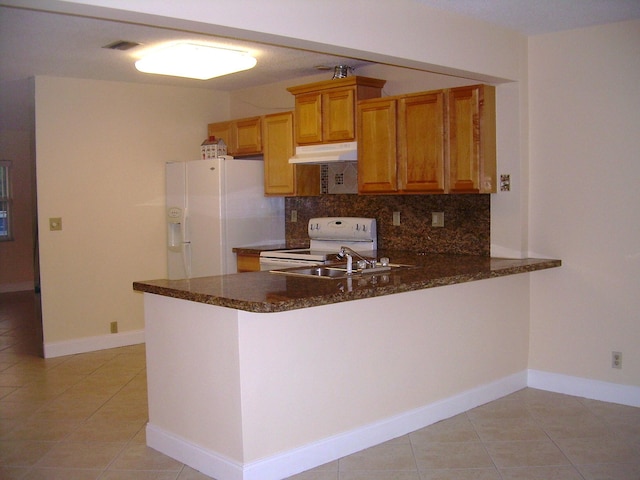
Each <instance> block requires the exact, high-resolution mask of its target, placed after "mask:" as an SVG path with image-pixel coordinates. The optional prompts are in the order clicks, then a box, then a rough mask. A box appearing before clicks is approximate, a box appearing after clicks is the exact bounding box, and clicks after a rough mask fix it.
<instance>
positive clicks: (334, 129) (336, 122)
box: [322, 88, 356, 142]
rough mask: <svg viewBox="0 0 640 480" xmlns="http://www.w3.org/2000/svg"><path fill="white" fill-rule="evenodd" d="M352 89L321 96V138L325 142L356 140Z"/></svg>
mask: <svg viewBox="0 0 640 480" xmlns="http://www.w3.org/2000/svg"><path fill="white" fill-rule="evenodd" d="M355 93H356V92H355V89H354V88H342V89H336V90H330V91H328V92H326V93H325V94H323V95H322V112H323V122H322V138H323V140H324V141H325V142H350V141H353V140H354V139H355V138H356V101H355Z"/></svg>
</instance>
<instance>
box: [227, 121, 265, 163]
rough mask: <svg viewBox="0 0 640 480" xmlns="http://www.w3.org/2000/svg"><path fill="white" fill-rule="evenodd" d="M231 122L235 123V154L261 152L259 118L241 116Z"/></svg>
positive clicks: (260, 124) (260, 125)
mask: <svg viewBox="0 0 640 480" xmlns="http://www.w3.org/2000/svg"><path fill="white" fill-rule="evenodd" d="M233 123H234V124H235V147H234V151H235V154H236V155H257V154H260V153H262V121H261V118H260V117H253V118H243V119H242V120H236V121H235V122H233Z"/></svg>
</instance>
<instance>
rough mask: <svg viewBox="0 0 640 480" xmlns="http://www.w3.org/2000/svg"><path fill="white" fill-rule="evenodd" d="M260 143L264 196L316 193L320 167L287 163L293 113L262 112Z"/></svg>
mask: <svg viewBox="0 0 640 480" xmlns="http://www.w3.org/2000/svg"><path fill="white" fill-rule="evenodd" d="M262 143H263V154H264V193H265V195H274V196H275V195H278V196H290V195H297V196H305V195H319V194H320V166H319V165H296V164H291V163H289V159H290V158H291V157H292V156H293V154H294V144H293V112H284V113H275V114H272V115H265V116H264V117H263V121H262Z"/></svg>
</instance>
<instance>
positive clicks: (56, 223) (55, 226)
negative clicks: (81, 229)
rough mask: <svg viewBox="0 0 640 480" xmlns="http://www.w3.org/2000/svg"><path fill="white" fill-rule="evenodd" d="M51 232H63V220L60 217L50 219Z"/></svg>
mask: <svg viewBox="0 0 640 480" xmlns="http://www.w3.org/2000/svg"><path fill="white" fill-rule="evenodd" d="M49 230H51V231H52V232H54V231H57V230H62V218H60V217H52V218H49Z"/></svg>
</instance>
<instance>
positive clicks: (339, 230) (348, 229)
mask: <svg viewBox="0 0 640 480" xmlns="http://www.w3.org/2000/svg"><path fill="white" fill-rule="evenodd" d="M307 231H308V233H309V238H310V239H312V240H334V241H340V240H345V241H372V240H375V239H376V235H377V231H376V219H375V218H362V217H320V218H312V219H310V220H309V225H308V227H307Z"/></svg>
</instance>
